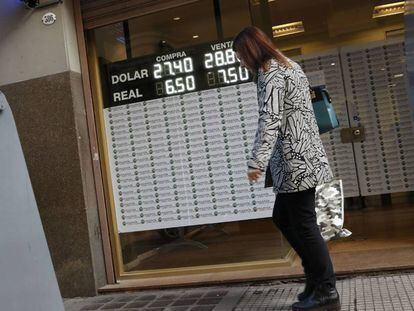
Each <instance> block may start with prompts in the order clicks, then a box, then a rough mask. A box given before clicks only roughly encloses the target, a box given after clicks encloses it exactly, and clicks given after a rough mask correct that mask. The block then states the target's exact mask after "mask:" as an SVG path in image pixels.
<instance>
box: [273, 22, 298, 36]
mask: <svg viewBox="0 0 414 311" xmlns="http://www.w3.org/2000/svg"><path fill="white" fill-rule="evenodd" d="M272 30H273V37H283V36H288V35H293V34H295V33H301V32H305V28H304V27H303V22H302V21H300V22H294V23H288V24H283V25H276V26H273V27H272Z"/></svg>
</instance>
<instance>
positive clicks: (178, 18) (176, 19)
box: [173, 16, 181, 21]
mask: <svg viewBox="0 0 414 311" xmlns="http://www.w3.org/2000/svg"><path fill="white" fill-rule="evenodd" d="M180 19H181V17H179V16H177V17H174V18H173V20H175V21H179V20H180Z"/></svg>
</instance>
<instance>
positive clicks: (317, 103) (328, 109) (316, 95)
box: [311, 86, 339, 134]
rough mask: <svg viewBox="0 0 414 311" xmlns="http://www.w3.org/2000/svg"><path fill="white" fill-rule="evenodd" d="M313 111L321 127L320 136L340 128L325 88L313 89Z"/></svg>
mask: <svg viewBox="0 0 414 311" xmlns="http://www.w3.org/2000/svg"><path fill="white" fill-rule="evenodd" d="M311 97H312V105H313V111H314V112H315V117H316V122H317V123H318V127H319V134H323V133H326V132H329V131H331V130H333V129H335V128H337V127H339V121H338V117H337V116H336V113H335V110H334V108H333V106H332V101H331V97H330V96H329V93H328V91H327V90H326V89H325V88H324V87H323V86H316V87H311Z"/></svg>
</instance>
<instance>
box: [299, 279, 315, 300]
mask: <svg viewBox="0 0 414 311" xmlns="http://www.w3.org/2000/svg"><path fill="white" fill-rule="evenodd" d="M315 287H316V285H315V283H313V282H312V281H310V280H306V284H305V290H304V291H303V292H301V293H300V294H299V295H298V300H299V301H304V300H305V299H306V298H308V297H309V296H310V295H311V294H312V293H313V291H314V290H315Z"/></svg>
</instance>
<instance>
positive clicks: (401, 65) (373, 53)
mask: <svg viewBox="0 0 414 311" xmlns="http://www.w3.org/2000/svg"><path fill="white" fill-rule="evenodd" d="M384 5H385V7H384ZM390 5H391V6H392V10H391V12H392V14H390V10H389V8H390ZM403 10H404V9H403V7H401V3H400V2H395V3H391V4H390V2H389V1H372V0H364V1H361V0H358V1H357V0H349V1H335V0H317V1H302V0H275V1H273V0H269V1H267V0H250V1H242V0H240V1H239V0H238V1H230V0H221V1H218V0H202V1H196V2H194V3H191V4H188V5H183V6H179V7H176V8H171V9H166V10H163V11H159V12H156V13H153V14H148V15H145V16H141V17H137V18H134V19H130V20H126V21H123V22H120V23H116V24H113V25H108V26H105V27H101V28H97V29H94V30H91V31H89V33H88V40H89V42H88V44H89V51H90V55H89V56H90V64H92V65H91V72H92V78H93V81H95V82H96V87H95V94H94V100H95V103H96V109H97V111H98V115H100V119H99V122H100V126H101V129H102V139H103V141H102V144H105V141H104V140H105V139H110V137H111V136H110V135H111V130H110V123H108V124H105V120H104V113H103V110H104V109H103V108H104V107H103V106H104V105H105V102H106V100H107V98H108V94H107V92H108V90H107V85H106V84H105V81H104V80H105V78H104V77H105V69H104V68H106V67H105V66H106V65H108V64H119V63H117V62H119V61H131V60H135V59H137V60H138V61H137V64H138V63H139V61H140V60H141V59H144V58H148V57H151V56H153V55H169V53H173V52H174V51H177V50H180V49H186V48H191V47H194V46H199V45H202V44H209V43H212V42H214V43H217V42H220V41H223V40H224V39H229V38H231V37H233V36H234V35H235V34H237V33H238V32H239V31H240V30H241V29H242V28H243V27H245V26H247V25H250V24H253V25H256V26H258V27H260V28H261V29H262V30H264V31H265V32H266V33H268V34H269V35H270V36H272V37H273V40H274V42H275V44H276V46H277V47H278V48H279V49H281V50H282V51H283V52H284V53H285V54H286V55H287V56H289V57H291V58H293V59H294V60H296V61H297V62H298V63H299V64H300V65H301V66H302V68H303V69H304V71H305V72H306V74H307V75H308V77H309V80H310V82H311V84H323V85H325V86H326V87H327V89H328V91H329V93H330V95H331V97H332V101H333V105H334V107H335V110H336V112H337V114H338V118H339V121H340V124H341V130H344V131H345V132H346V131H355V130H358V131H360V133H363V138H360V137H357V138H356V139H355V140H354V141H344V140H343V137H344V135H343V134H344V132H343V131H342V132H341V130H337V131H334V132H331V133H329V134H325V135H324V136H323V142H324V145H325V148H326V150H327V153H328V157H329V160H330V164H331V167H332V170H333V171H334V174H335V177H336V178H337V179H342V181H343V186H344V192H345V197H346V200H345V205H346V208H347V218H346V219H347V220H346V221H347V222H346V224H348V226H347V228H348V229H350V230H351V231H353V232H354V238H355V239H359V238H360V239H367V238H370V239H371V238H373V239H375V238H381V239H382V238H384V237H385V235H386V234H385V233H384V231H381V230H376V228H377V227H376V225H375V223H371V222H370V221H371V220H372V221H373V222H375V221H377V220H380V221H385V220H386V221H393V222H394V223H393V224H391V227H392V226H394V225H397V224H398V223H402V224H403V225H402V229H401V232H409V231H410V228H409V227H408V226H407V224H408V222H407V223H406V222H400V219H399V218H398V217H399V216H396V218H390V217H389V215H390V213H392V214H393V215H404V216H403V217H408V218H406V219H413V218H414V216H413V213H412V211H411V210H410V209H408V208H407V206H409V205H407V202H409V200H412V199H410V194H412V191H414V188H413V187H414V186H413V185H414V179H413V177H412V176H414V171H412V170H413V167H414V162H413V159H414V146H413V145H412V144H413V141H414V136H413V131H412V122H411V118H410V114H409V105H408V91H407V88H408V82H407V78H406V67H405V66H406V65H405V45H404V23H403V14H402V13H403ZM177 68H178V69H180V68H181V67H180V64H178V63H177ZM178 69H177V70H178ZM180 70H181V69H180ZM183 70H185V69H183ZM189 70H190V69H189ZM191 70H193V69H192V68H191ZM195 70H197V69H195ZM240 73H242V72H240ZM146 74H147V73H146V72H145V71H140V72H139V73H138V75H135V76H128V75H124V76H121V75H120V76H118V77H117V78H116V79H115V80H113V81H115V82H114V83H118V82H119V81H121V80H122V79H124V80H125V81H126V80H128V79H132V80H133V79H141V78H142V77H144V78H145V76H146ZM225 74H228V72H226V73H225ZM213 78H214V79H216V77H214V76H213ZM214 79H213V80H214ZM223 79H224V78H223ZM174 81H176V80H174ZM187 82H188V81H187ZM171 83H175V82H171ZM180 83H181V82H180ZM209 83H210V82H209ZM183 87H184V89H185V88H186V87H187V88H188V89H191V88H192V84H191V83H190V84H187V85H186V86H183ZM167 88H169V89H170V92H171V93H174V92H175V91H176V90H179V89H180V85H175V86H171V85H170V86H167ZM253 89H254V87H252V90H253ZM237 90H238V89H237ZM162 91H163V90H161V91H160V92H162ZM218 92H220V91H218ZM238 92H239V93H241V90H238ZM200 93H201V92H199V93H198V96H201V95H200ZM213 93H214V92H212V93H208V94H210V95H211V94H213ZM253 93H254V92H252V94H253ZM140 95H141V94H140V93H139V92H132V93H130V94H126V93H125V94H123V93H120V94H118V97H117V98H118V99H121V98H123V97H128V96H132V97H137V98H139V96H140ZM210 95H209V96H210ZM213 95H214V96H217V94H216V93H214V94H213ZM213 95H211V96H213ZM234 96H236V95H234ZM237 96H239V95H237ZM207 97H208V96H207ZM184 100H185V98H180V97H179V96H178V97H177V103H178V104H177V107H178V108H177V109H175V110H174V111H172V110H171V111H169V112H168V105H166V104H165V107H166V108H163V109H164V110H165V111H166V114H165V117H167V118H168V117H169V116H170V113H171V114H172V113H180V114H181V116H183V118H185V116H186V115H187V114H188V113H187V112H186V111H185V107H182V106H179V103H180V101H181V102H183V101H184ZM198 100H200V98H198ZM201 101H202V99H201V100H200V103H198V104H200V105H201V106H202V105H203V104H202V103H201ZM162 103H163V102H161V104H162ZM243 103H244V102H243V100H241V103H240V105H242V106H243ZM249 105H250V106H248V107H243V108H240V110H239V112H240V115H242V114H243V113H244V112H243V110H246V109H255V107H254V103H250V102H249ZM131 106H132V104H131ZM183 106H185V105H184V104H183ZM151 108H152V107H149V108H145V107H144V108H143V111H142V114H143V115H144V114H145V115H151V111H150V110H151ZM119 109H120V108H119ZM128 109H129V108H128ZM181 109H184V110H181ZM218 109H219V108H218ZM222 109H223V110H225V107H223V108H222ZM223 110H220V111H221V113H222V114H224V112H223ZM118 111H119V110H118ZM105 113H108V112H107V111H106V112H105ZM114 114H115V113H114ZM233 114H237V112H236V111H234V113H233ZM218 116H219V115H218ZM149 118H151V116H150V117H149ZM154 118H155V116H154ZM251 119H253V118H251ZM125 120H126V123H125V128H128V126H130V125H128V123H131V122H129V119H128V116H126V119H125ZM250 121H252V120H250ZM201 123H202V122H201V121H200V124H201ZM148 126H149V128H150V129H151V130H152V129H155V128H156V126H152V128H151V124H148ZM162 126H164V123H163V124H162ZM182 126H183V129H185V130H186V131H187V130H188V128H187V127H186V124H185V123H184V124H183V125H182ZM160 128H161V127H160ZM145 131H146V130H145ZM145 131H144V130H143V132H142V136H143V137H144V136H145V135H146V132H145ZM105 133H106V134H105ZM183 133H184V132H183ZM207 134H208V133H207ZM244 134H245V133H243V132H241V131H240V135H244ZM345 134H346V133H345ZM134 135H135V136H137V134H136V133H134ZM183 135H184V134H183ZM189 135H191V133H189ZM138 136H140V134H138ZM351 136H352V135H351ZM105 137H106V138H105ZM224 139H227V138H224ZM358 139H359V140H358ZM190 141H191V139H190ZM227 141H228V139H227V140H226V143H227ZM249 143H251V142H249ZM160 144H162V142H161V143H160ZM113 145H116V142H114V144H113ZM152 145H154V146H155V147H154V150H155V149H156V148H157V143H153V144H152ZM172 147H174V146H172ZM172 147H171V148H172ZM145 148H146V147H145ZM145 148H144V149H145ZM151 148H152V147H151ZM102 150H103V152H109V151H108V150H107V149H106V148H103V149H102ZM168 150H170V149H168ZM111 152H113V151H111ZM137 152H139V150H138V151H137V150H134V153H137ZM190 153H191V152H190ZM190 153H189V154H188V156H190ZM114 155H115V156H117V155H116V154H112V156H114ZM167 156H168V152H166V157H167ZM186 156H187V155H186ZM149 157H150V156H149ZM109 158H110V156H108V157H107V159H106V162H107V163H106V164H105V165H106V166H107V168H106V170H107V171H108V174H107V175H108V176H107V180H108V189H111V187H112V186H113V184H112V183H115V185H117V184H116V182H117V178H115V177H114V176H112V177H111V174H110V173H109V162H110V159H109ZM114 161H115V160H114ZM238 161H239V162H240V163H241V160H238ZM244 162H245V161H244V159H243V163H244ZM180 163H181V164H180V165H183V163H184V164H185V165H187V162H186V161H184V162H180ZM172 166H173V167H176V166H177V165H176V163H174V164H172ZM144 169H146V168H144ZM196 169H197V167H194V166H191V165H190V166H189V169H188V174H192V172H193V170H196ZM226 169H227V168H226ZM243 169H245V167H244V166H243ZM148 170H150V169H149V168H148ZM220 173H221V171H220ZM137 174H138V175H139V172H138V173H137ZM154 174H155V175H156V174H157V172H155V173H154ZM223 174H225V173H224V171H223ZM206 175H208V172H207V173H206ZM174 178H175V177H174ZM230 178H231V177H230ZM174 180H175V179H174ZM140 183H142V182H141V181H140ZM190 184H192V182H190ZM156 187H158V185H156ZM157 189H158V188H157ZM188 190H189V191H191V189H188ZM219 190H220V189H219ZM236 190H237V189H236ZM173 191H178V190H176V189H175V188H174V190H173ZM197 191H198V190H194V194H193V193H192V194H191V195H192V197H194V198H195V197H197V196H196V195H197ZM212 191H213V192H214V191H216V192H218V190H217V189H214V190H212ZM269 191H271V190H270V189H269ZM107 192H108V200H110V201H111V200H113V199H112V197H113V195H112V194H111V193H112V192H113V191H112V190H108V191H107ZM120 192H122V191H120ZM154 193H155V192H154V191H153V190H143V192H142V193H140V198H141V196H142V197H145V196H146V195H153V194H154ZM177 195H178V194H177ZM194 195H195V196H194ZM232 195H235V193H232V194H231V195H229V197H228V200H229V202H230V201H231V199H232V198H231V197H232ZM246 195H247V192H246ZM249 195H251V194H250V192H249ZM251 198H253V197H251ZM411 198H412V196H411ZM259 199H260V198H254V199H253V200H259ZM171 200H172V201H173V200H174V196H172V197H171ZM120 202H121V203H122V204H125V202H122V201H120ZM192 202H194V201H192ZM395 202H397V203H396V204H391V203H395ZM110 204H113V202H112V201H111V202H110ZM177 204H178V203H177ZM272 204H273V202H271V201H269V203H268V204H267V205H268V208H269V209H271V208H272ZM178 205H179V204H178ZM178 205H177V206H178ZM377 205H383V206H388V207H387V208H388V209H387V213H385V214H384V213H383V212H382V211H381V210H379V209H377V208H376V207H374V208H372V207H373V206H377ZM154 206H157V201H156V200H155V201H154ZM235 206H237V204H236V205H235ZM396 206H397V207H396ZM363 207H368V208H367V209H366V210H364V211H368V213H367V214H366V215H365V214H364V213H363V212H361V209H362V208H363ZM180 208H181V207H179V208H178V209H177V211H175V209H174V213H175V214H174V217H178V218H177V219H179V217H181V215H182V214H181V215H180V212H178V210H179V209H180ZM292 208H294V207H292ZM111 209H112V213H111V214H112V216H111V221H112V222H113V223H116V216H115V214H114V208H113V206H112V207H111ZM352 209H358V211H352ZM194 210H195V211H196V212H197V213H198V210H197V207H194ZM237 211H238V210H237V208H235V209H234V212H235V213H237ZM154 212H155V213H160V214H161V215H162V211H160V210H158V211H157V210H154ZM142 213H143V214H145V213H146V211H145V210H144V209H143V210H142ZM177 213H178V214H179V215H177ZM181 213H182V212H181ZM361 213H362V214H363V215H365V216H361ZM137 215H139V214H137ZM154 215H155V214H154ZM367 215H368V216H367ZM370 215H372V217H370ZM118 217H121V216H119V215H118ZM122 217H125V218H127V216H125V215H122ZM410 217H411V218H410ZM361 219H363V220H364V221H362V220H361ZM368 220H369V221H368ZM367 221H368V222H367ZM119 224H121V225H122V221H121V222H119V221H118V225H119ZM116 228H117V227H116V226H114V230H113V231H114V234H113V235H114V245H115V247H114V252H115V253H116V256H115V257H117V258H118V261H119V269H118V270H119V271H118V272H119V274H121V275H122V273H124V272H125V273H135V272H136V273H145V272H146V271H152V272H153V271H154V270H157V271H161V270H162V269H167V270H165V271H173V270H168V269H176V268H190V269H194V270H197V269H199V268H200V267H204V268H205V267H206V266H209V267H213V266H214V267H217V265H222V264H225V265H230V266H236V265H234V264H246V265H250V264H251V263H252V262H253V263H255V264H257V265H260V264H276V263H277V262H283V261H284V260H286V259H287V258H288V257H289V256H288V255H289V254H291V248H290V246H289V244H288V243H287V242H286V241H285V240H284V239H283V237H282V235H281V234H280V233H279V232H278V230H277V229H276V228H275V227H274V225H273V223H272V221H271V219H270V218H268V217H267V218H261V219H254V220H243V221H230V222H218V223H217V224H214V223H209V224H204V225H190V226H176V227H174V226H170V227H168V228H158V229H156V230H144V231H137V232H133V231H131V232H124V233H118V232H117V231H116ZM367 228H370V230H368V229H367ZM389 236H390V237H395V234H390V235H389ZM349 241H351V240H349ZM336 245H338V244H335V247H336ZM338 249H339V251H340V249H341V248H340V247H339V248H338Z"/></svg>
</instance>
